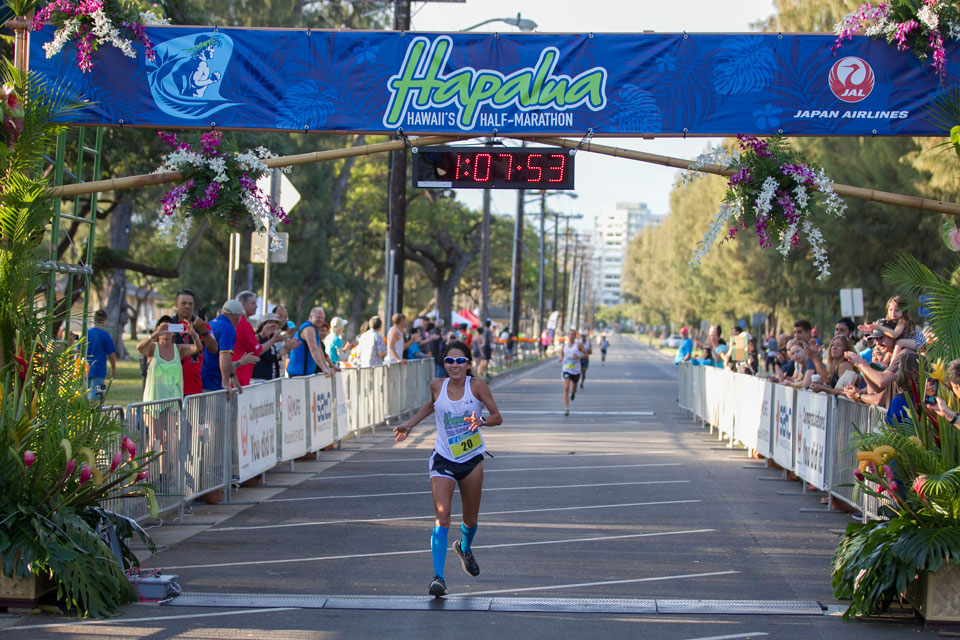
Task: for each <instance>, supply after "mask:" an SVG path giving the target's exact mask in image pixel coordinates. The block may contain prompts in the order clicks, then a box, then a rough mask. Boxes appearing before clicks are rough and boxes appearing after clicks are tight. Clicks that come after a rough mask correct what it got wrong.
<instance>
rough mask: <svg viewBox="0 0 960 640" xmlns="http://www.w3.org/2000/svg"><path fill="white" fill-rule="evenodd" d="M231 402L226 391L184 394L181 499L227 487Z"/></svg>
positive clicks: (230, 442)
mask: <svg viewBox="0 0 960 640" xmlns="http://www.w3.org/2000/svg"><path fill="white" fill-rule="evenodd" d="M232 423H233V420H232V414H231V403H230V402H229V399H228V397H227V392H226V391H212V392H209V393H201V394H197V395H193V396H187V398H186V399H185V400H184V405H183V417H182V419H181V423H180V426H181V428H180V434H181V438H182V439H183V441H184V443H183V449H184V487H183V499H184V500H189V499H191V498H195V497H197V496H202V495H204V494H206V493H210V492H211V491H216V490H218V489H227V490H228V491H229V487H230V459H231V451H232V446H231V445H232V443H233V438H232V429H231V428H230V425H231V424H232Z"/></svg>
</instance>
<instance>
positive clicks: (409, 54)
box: [30, 25, 960, 137]
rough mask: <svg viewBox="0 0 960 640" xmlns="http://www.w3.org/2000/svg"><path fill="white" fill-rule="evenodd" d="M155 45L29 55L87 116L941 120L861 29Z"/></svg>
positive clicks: (38, 48)
mask: <svg viewBox="0 0 960 640" xmlns="http://www.w3.org/2000/svg"><path fill="white" fill-rule="evenodd" d="M146 31H147V35H149V37H150V38H151V39H152V40H153V41H154V42H155V43H156V56H155V58H154V59H153V60H147V59H146V58H145V56H144V54H143V50H142V49H140V51H139V52H138V53H139V55H138V56H137V58H136V59H130V58H127V57H125V56H124V55H123V54H122V53H121V52H120V51H119V50H117V49H116V48H114V47H103V48H102V49H100V50H99V51H97V53H96V54H95V56H94V59H93V62H94V66H93V69H92V71H90V72H89V73H81V72H80V70H79V69H78V68H77V64H76V61H75V57H76V55H75V51H74V45H73V44H70V45H68V46H66V47H64V49H63V51H62V52H61V53H59V54H58V55H56V56H54V57H53V58H50V59H48V58H46V55H45V52H44V50H43V45H45V44H47V43H49V42H50V41H51V39H52V38H53V32H54V29H53V27H52V26H50V25H48V26H46V27H44V28H43V29H42V30H41V31H39V32H35V33H34V34H33V36H32V37H31V48H30V65H31V68H32V69H33V70H34V71H36V72H38V73H39V74H40V75H41V77H42V78H43V79H45V80H46V81H48V82H51V83H55V82H58V81H65V82H67V83H68V84H69V85H70V86H71V87H72V88H73V89H74V90H75V91H76V92H77V93H78V94H79V96H78V97H80V98H83V99H85V100H88V101H90V102H91V104H90V105H88V106H87V107H86V108H84V109H83V110H80V111H78V112H75V113H71V114H70V115H68V116H65V120H64V121H65V122H69V123H75V124H87V125H100V126H137V127H170V128H185V127H198V128H209V127H218V128H238V129H267V130H279V131H301V132H364V133H396V132H397V131H398V130H400V129H402V130H403V132H404V133H407V134H441V133H442V134H458V135H463V134H473V135H494V134H499V135H523V134H528V135H578V136H580V135H583V134H585V133H586V132H587V131H588V130H592V131H593V133H594V135H597V136H621V137H623V136H644V135H646V136H708V135H711V136H720V135H734V134H737V133H743V134H753V135H772V134H775V133H778V132H780V133H783V134H786V135H817V136H823V135H852V136H862V135H881V136H884V135H907V136H933V135H945V134H944V132H943V131H938V130H937V129H936V127H934V126H933V125H932V124H930V123H929V122H928V121H927V119H926V118H927V117H928V116H927V113H926V109H927V108H928V106H929V105H930V104H931V102H932V101H933V100H935V99H936V98H937V97H938V96H939V95H943V94H944V93H946V92H947V91H948V88H949V87H952V86H954V85H956V84H957V75H958V72H960V63H957V62H956V61H957V60H960V55H957V54H958V53H960V49H958V45H957V44H956V43H954V42H952V41H951V42H950V43H949V44H947V47H948V50H947V61H948V62H947V72H946V75H945V77H944V78H943V79H942V84H941V83H940V79H938V77H937V74H936V73H935V72H934V71H933V70H932V69H931V68H930V66H929V64H925V63H924V62H923V61H921V60H919V59H918V58H917V57H916V56H913V55H910V54H909V53H904V52H898V51H897V50H896V48H895V47H891V46H888V45H887V44H886V43H884V42H882V41H879V40H873V39H870V38H868V37H865V36H857V37H854V38H853V39H852V40H851V41H848V42H845V43H844V45H843V47H842V48H841V49H840V50H839V52H838V55H834V54H833V53H831V51H830V48H831V46H832V45H833V43H834V37H833V36H831V35H794V34H783V35H779V34H670V33H664V34H498V35H494V34H467V33H456V34H437V33H412V32H404V33H401V32H395V31H388V32H333V31H308V30H287V29H270V30H258V29H218V28H207V27H199V28H198V27H176V26H162V27H160V26H158V27H149V28H147V30H146Z"/></svg>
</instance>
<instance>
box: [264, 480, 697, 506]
mask: <svg viewBox="0 0 960 640" xmlns="http://www.w3.org/2000/svg"><path fill="white" fill-rule="evenodd" d="M687 482H692V480H644V481H638V482H599V483H594V484H557V485H547V486H544V485H541V486H535V487H491V488H487V487H484V489H483V490H484V491H538V490H541V489H585V488H588V487H626V486H631V485H642V484H682V483H687ZM422 495H433V494H432V492H430V491H397V492H394V493H360V494H354V495H340V496H304V497H302V498H271V499H270V500H264V502H265V503H271V502H305V501H308V500H346V499H356V498H390V497H395V496H422Z"/></svg>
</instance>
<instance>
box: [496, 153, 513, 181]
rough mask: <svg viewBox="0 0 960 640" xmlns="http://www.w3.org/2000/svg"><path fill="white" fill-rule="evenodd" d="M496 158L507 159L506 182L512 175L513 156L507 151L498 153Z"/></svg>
mask: <svg viewBox="0 0 960 640" xmlns="http://www.w3.org/2000/svg"><path fill="white" fill-rule="evenodd" d="M497 158H506V159H507V182H510V176H511V175H513V156H511V155H510V154H509V153H498V154H497Z"/></svg>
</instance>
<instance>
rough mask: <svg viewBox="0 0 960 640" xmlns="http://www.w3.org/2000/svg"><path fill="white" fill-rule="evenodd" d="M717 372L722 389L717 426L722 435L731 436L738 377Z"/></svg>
mask: <svg viewBox="0 0 960 640" xmlns="http://www.w3.org/2000/svg"><path fill="white" fill-rule="evenodd" d="M718 371H720V373H721V375H720V380H722V384H721V387H720V388H721V389H722V391H721V394H722V396H721V398H720V424H719V425H717V426H718V427H719V428H720V433H721V434H722V435H725V436H733V431H734V420H735V419H736V415H735V414H736V411H737V403H736V384H737V378H739V377H740V376H739V375H738V374H735V373H733V372H732V371H727V370H725V369H718Z"/></svg>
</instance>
